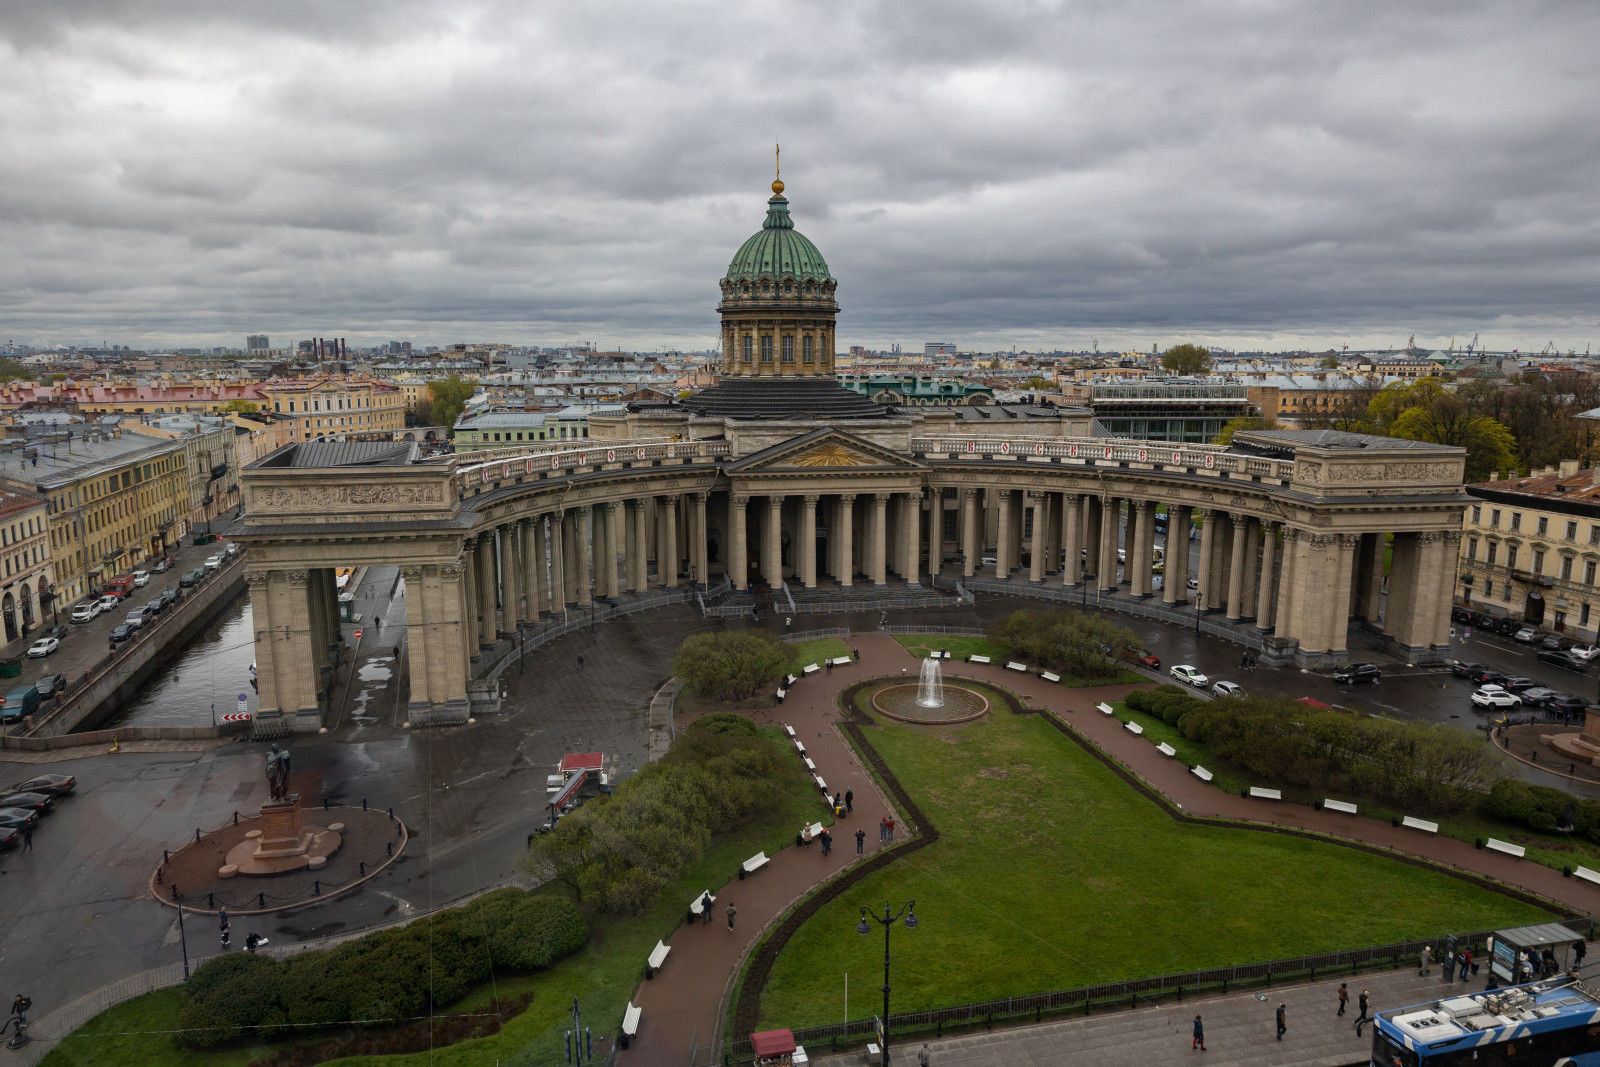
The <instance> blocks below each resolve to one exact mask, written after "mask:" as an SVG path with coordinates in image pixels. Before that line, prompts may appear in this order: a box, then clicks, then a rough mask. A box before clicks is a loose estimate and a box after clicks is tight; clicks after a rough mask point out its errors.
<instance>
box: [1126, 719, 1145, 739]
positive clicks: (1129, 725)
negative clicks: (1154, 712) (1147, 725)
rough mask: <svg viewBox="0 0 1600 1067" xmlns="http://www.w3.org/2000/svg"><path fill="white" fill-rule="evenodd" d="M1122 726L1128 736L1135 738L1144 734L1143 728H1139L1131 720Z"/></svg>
mask: <svg viewBox="0 0 1600 1067" xmlns="http://www.w3.org/2000/svg"><path fill="white" fill-rule="evenodd" d="M1122 725H1123V726H1125V727H1127V730H1128V732H1129V733H1130V734H1133V735H1134V736H1136V737H1137V736H1138V735H1139V734H1142V733H1144V727H1143V726H1140V725H1139V724H1138V723H1136V722H1134V721H1133V720H1132V719H1129V720H1128V721H1127V722H1125V723H1123V724H1122Z"/></svg>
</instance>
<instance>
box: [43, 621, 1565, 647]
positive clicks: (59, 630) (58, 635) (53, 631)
mask: <svg viewBox="0 0 1600 1067" xmlns="http://www.w3.org/2000/svg"><path fill="white" fill-rule="evenodd" d="M71 632H72V627H70V626H52V627H50V629H48V630H46V631H45V632H44V633H42V634H40V635H39V636H40V637H53V638H55V639H56V640H57V641H65V640H66V639H67V635H68V634H70V633H71ZM1568 647H1570V646H1568Z"/></svg>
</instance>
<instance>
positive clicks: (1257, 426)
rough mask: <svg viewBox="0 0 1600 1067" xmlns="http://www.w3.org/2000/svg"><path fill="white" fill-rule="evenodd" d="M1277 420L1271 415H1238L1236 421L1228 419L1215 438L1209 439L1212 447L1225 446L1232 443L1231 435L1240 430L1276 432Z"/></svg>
mask: <svg viewBox="0 0 1600 1067" xmlns="http://www.w3.org/2000/svg"><path fill="white" fill-rule="evenodd" d="M1277 428H1278V420H1277V419H1275V418H1273V417H1272V416H1271V415H1240V416H1239V417H1238V418H1237V419H1229V420H1228V421H1227V422H1225V423H1223V424H1222V429H1221V430H1219V431H1218V432H1217V436H1215V437H1213V438H1212V439H1211V443H1212V444H1214V445H1227V444H1232V443H1233V435H1234V434H1236V433H1238V432H1239V431H1240V430H1276V429H1277Z"/></svg>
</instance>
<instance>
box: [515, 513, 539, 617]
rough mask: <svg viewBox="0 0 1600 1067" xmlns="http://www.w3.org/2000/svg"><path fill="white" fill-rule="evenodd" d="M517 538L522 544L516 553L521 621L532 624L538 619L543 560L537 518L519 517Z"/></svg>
mask: <svg viewBox="0 0 1600 1067" xmlns="http://www.w3.org/2000/svg"><path fill="white" fill-rule="evenodd" d="M516 529H517V540H518V541H519V542H520V543H521V545H522V550H521V551H520V552H519V553H518V554H517V558H518V560H519V561H520V562H521V564H522V618H521V621H522V622H524V623H527V624H529V625H532V624H533V623H536V622H538V621H539V597H540V591H539V587H540V585H541V584H543V583H541V582H540V581H539V565H540V564H541V563H542V562H543V560H544V553H543V552H541V551H540V549H541V548H542V547H543V546H542V545H540V544H539V538H538V530H539V520H538V519H520V520H518V522H517V527H516Z"/></svg>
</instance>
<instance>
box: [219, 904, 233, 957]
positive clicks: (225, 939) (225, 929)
mask: <svg viewBox="0 0 1600 1067" xmlns="http://www.w3.org/2000/svg"><path fill="white" fill-rule="evenodd" d="M217 914H218V915H219V917H220V918H221V924H222V938H221V940H222V947H223V948H227V947H228V945H229V942H231V941H232V940H233V934H232V932H231V929H230V927H229V925H228V913H227V911H225V910H224V911H220V912H218V913H217Z"/></svg>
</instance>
